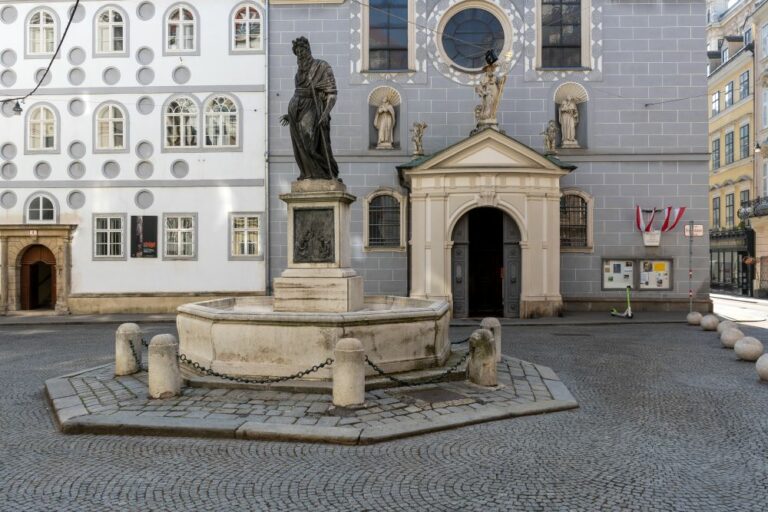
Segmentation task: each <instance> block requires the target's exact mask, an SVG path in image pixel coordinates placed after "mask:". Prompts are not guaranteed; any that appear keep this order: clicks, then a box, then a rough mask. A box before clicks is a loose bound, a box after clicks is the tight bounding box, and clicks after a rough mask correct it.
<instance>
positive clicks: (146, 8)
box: [136, 2, 155, 21]
mask: <svg viewBox="0 0 768 512" xmlns="http://www.w3.org/2000/svg"><path fill="white" fill-rule="evenodd" d="M154 15H155V6H154V4H152V2H141V3H140V4H139V6H138V7H136V16H138V17H139V19H140V20H143V21H147V20H149V19H152V16H154Z"/></svg>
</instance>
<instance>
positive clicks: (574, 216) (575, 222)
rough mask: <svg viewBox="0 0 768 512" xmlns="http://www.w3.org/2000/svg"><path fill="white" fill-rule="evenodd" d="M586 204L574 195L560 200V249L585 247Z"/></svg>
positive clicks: (568, 195)
mask: <svg viewBox="0 0 768 512" xmlns="http://www.w3.org/2000/svg"><path fill="white" fill-rule="evenodd" d="M587 221H588V219H587V202H586V201H585V200H584V198H583V197H581V196H578V195H576V194H566V195H564V196H563V197H561V198H560V247H587Z"/></svg>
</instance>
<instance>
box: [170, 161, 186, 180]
mask: <svg viewBox="0 0 768 512" xmlns="http://www.w3.org/2000/svg"><path fill="white" fill-rule="evenodd" d="M171 174H172V175H173V177H174V178H179V179H181V178H185V177H186V176H187V174H189V164H188V163H187V162H186V161H184V160H176V161H175V162H173V163H172V164H171Z"/></svg>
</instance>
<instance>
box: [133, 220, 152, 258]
mask: <svg viewBox="0 0 768 512" xmlns="http://www.w3.org/2000/svg"><path fill="white" fill-rule="evenodd" d="M131 258H157V216H136V215H133V216H131Z"/></svg>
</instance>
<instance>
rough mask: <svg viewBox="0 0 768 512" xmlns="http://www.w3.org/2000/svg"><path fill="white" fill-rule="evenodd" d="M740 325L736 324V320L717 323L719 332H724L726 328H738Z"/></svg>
mask: <svg viewBox="0 0 768 512" xmlns="http://www.w3.org/2000/svg"><path fill="white" fill-rule="evenodd" d="M738 328H739V326H738V324H736V322H731V321H730V320H723V321H722V322H720V323H719V324H717V333H718V334H723V333H724V332H725V330H726V329H738Z"/></svg>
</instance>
